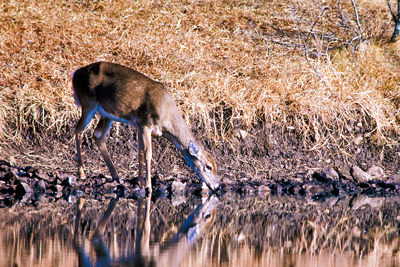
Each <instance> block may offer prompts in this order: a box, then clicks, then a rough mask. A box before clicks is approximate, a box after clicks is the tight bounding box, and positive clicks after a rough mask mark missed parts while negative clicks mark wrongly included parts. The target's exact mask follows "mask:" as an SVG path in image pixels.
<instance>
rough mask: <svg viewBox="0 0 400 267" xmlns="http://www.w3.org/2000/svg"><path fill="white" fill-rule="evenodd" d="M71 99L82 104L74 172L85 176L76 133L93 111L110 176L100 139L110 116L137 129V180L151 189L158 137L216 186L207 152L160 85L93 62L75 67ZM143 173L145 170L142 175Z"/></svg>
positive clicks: (111, 166)
mask: <svg viewBox="0 0 400 267" xmlns="http://www.w3.org/2000/svg"><path fill="white" fill-rule="evenodd" d="M72 85H73V87H72V89H73V91H74V95H75V101H76V103H77V105H78V107H79V106H81V107H82V117H81V118H80V120H79V122H78V124H77V126H76V149H77V161H78V176H79V178H81V179H84V178H85V172H84V169H83V164H82V149H81V144H82V133H83V132H84V130H85V129H86V127H87V126H88V124H89V122H90V121H91V120H92V118H93V117H94V115H95V114H96V112H97V113H98V114H99V115H100V120H99V123H98V125H97V127H96V129H95V130H94V134H93V137H94V139H95V141H96V144H97V146H98V147H99V149H100V152H101V155H102V156H103V158H104V160H105V162H106V164H107V166H108V168H109V170H110V172H111V176H112V177H113V178H114V179H115V180H117V181H118V182H119V175H118V172H117V170H116V169H115V167H114V164H113V162H112V161H111V158H110V155H109V153H108V150H107V147H106V143H105V138H106V135H107V132H108V130H109V129H110V127H111V125H112V122H113V121H118V122H125V123H128V124H131V125H134V126H135V127H136V128H137V129H138V147H139V149H138V151H139V185H140V186H141V187H142V188H144V187H146V188H147V190H149V191H150V192H151V191H152V188H151V158H152V146H151V136H152V135H154V136H156V137H159V136H164V137H166V138H167V139H168V140H170V141H171V142H172V143H173V144H174V145H175V146H176V147H177V149H178V150H179V151H180V152H181V153H182V154H183V156H184V158H185V160H186V162H187V163H188V165H189V166H190V167H191V168H192V169H193V170H194V172H195V173H196V174H197V176H198V177H199V178H200V179H201V180H202V181H203V182H204V183H206V185H207V186H208V187H209V188H210V189H211V190H216V189H217V188H218V186H219V179H218V176H217V166H216V164H215V161H214V159H213V157H212V156H211V155H210V154H209V153H208V152H207V151H206V150H204V148H203V147H202V146H201V145H200V144H199V143H198V142H197V141H196V140H195V138H194V136H193V134H192V133H191V131H190V130H189V128H188V127H187V125H186V123H185V121H184V119H183V117H182V115H181V114H180V112H179V109H178V107H177V106H176V104H175V102H174V100H173V98H172V96H171V94H170V93H168V91H167V89H166V88H165V86H164V85H163V84H161V83H159V82H156V81H153V80H152V79H150V78H148V77H147V76H145V75H143V74H141V73H139V72H137V71H135V70H133V69H130V68H127V67H124V66H121V65H118V64H113V63H108V62H97V63H93V64H90V65H88V66H85V67H83V68H80V69H78V70H76V71H75V72H74V74H73V77H72ZM144 173H145V175H144Z"/></svg>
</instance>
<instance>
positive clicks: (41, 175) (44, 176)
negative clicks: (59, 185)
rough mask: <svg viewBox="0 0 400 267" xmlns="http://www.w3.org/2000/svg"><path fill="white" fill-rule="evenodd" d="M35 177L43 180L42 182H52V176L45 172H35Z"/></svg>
mask: <svg viewBox="0 0 400 267" xmlns="http://www.w3.org/2000/svg"><path fill="white" fill-rule="evenodd" d="M33 177H36V178H39V179H42V180H46V181H50V180H51V179H50V176H49V175H48V174H47V173H45V172H44V171H43V170H35V171H34V172H33Z"/></svg>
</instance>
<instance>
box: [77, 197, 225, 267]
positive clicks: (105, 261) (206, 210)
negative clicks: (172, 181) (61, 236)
mask: <svg viewBox="0 0 400 267" xmlns="http://www.w3.org/2000/svg"><path fill="white" fill-rule="evenodd" d="M137 203H138V210H137V227H136V237H135V249H134V252H133V253H132V254H133V255H131V256H130V257H126V258H124V259H120V260H118V261H117V262H115V261H113V260H112V258H111V257H110V254H109V251H108V248H107V245H106V243H105V242H104V237H103V235H104V230H105V226H106V225H107V222H108V219H109V218H110V216H111V214H112V212H113V210H114V209H115V206H116V204H117V200H116V199H112V200H111V201H110V204H109V206H108V208H107V210H106V211H105V212H104V214H103V217H102V218H101V220H100V222H99V224H98V226H97V228H96V230H95V231H94V233H93V234H92V235H91V236H90V240H91V245H92V247H93V249H92V250H87V247H88V246H85V243H84V239H83V237H82V235H83V233H82V231H81V229H80V227H81V222H80V221H81V216H82V210H83V206H84V200H83V199H79V201H78V209H77V214H76V220H75V235H74V245H75V250H76V251H77V253H78V256H79V266H110V265H112V266H132V265H133V266H144V267H147V266H179V265H180V263H181V262H182V260H183V259H184V257H185V255H186V254H187V252H188V251H189V248H190V247H191V246H192V245H193V244H194V243H195V241H196V240H198V239H199V238H200V237H201V236H202V235H203V234H204V233H205V232H206V231H207V230H208V229H209V228H210V226H211V225H212V224H213V223H214V219H215V215H216V208H217V205H218V203H219V200H218V198H217V197H216V196H215V195H211V196H210V197H209V198H208V199H207V200H206V201H205V202H204V203H202V204H200V205H199V206H198V207H197V208H196V210H195V211H194V212H193V213H192V214H191V215H190V216H189V217H188V218H187V219H186V221H185V222H184V223H183V225H182V227H181V228H180V229H179V231H178V232H177V233H176V234H175V235H174V237H173V238H172V240H171V241H170V242H168V243H166V244H163V245H162V246H161V248H160V250H159V252H158V253H157V254H155V253H152V252H151V251H150V230H151V223H150V208H151V205H150V204H151V195H150V196H148V197H144V198H139V199H138V202H137ZM88 252H89V253H88ZM91 252H94V254H95V257H94V258H95V260H94V261H93V262H92V258H93V257H92V258H91V257H90V256H89V255H93V254H90V253H91ZM92 263H93V264H92Z"/></svg>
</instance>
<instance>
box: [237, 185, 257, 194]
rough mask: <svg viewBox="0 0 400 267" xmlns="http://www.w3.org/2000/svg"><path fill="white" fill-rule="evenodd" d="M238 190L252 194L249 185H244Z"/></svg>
mask: <svg viewBox="0 0 400 267" xmlns="http://www.w3.org/2000/svg"><path fill="white" fill-rule="evenodd" d="M240 192H241V193H243V194H253V193H254V188H253V187H252V186H250V185H245V186H242V187H241V188H240Z"/></svg>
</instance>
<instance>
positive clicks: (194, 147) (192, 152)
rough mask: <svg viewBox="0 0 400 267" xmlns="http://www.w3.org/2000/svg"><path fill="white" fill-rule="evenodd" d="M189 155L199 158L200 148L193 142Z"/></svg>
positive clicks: (190, 144) (190, 145)
mask: <svg viewBox="0 0 400 267" xmlns="http://www.w3.org/2000/svg"><path fill="white" fill-rule="evenodd" d="M189 154H190V155H192V156H193V157H196V158H197V157H198V156H199V148H198V147H197V145H196V144H195V143H193V142H192V141H190V143H189Z"/></svg>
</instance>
